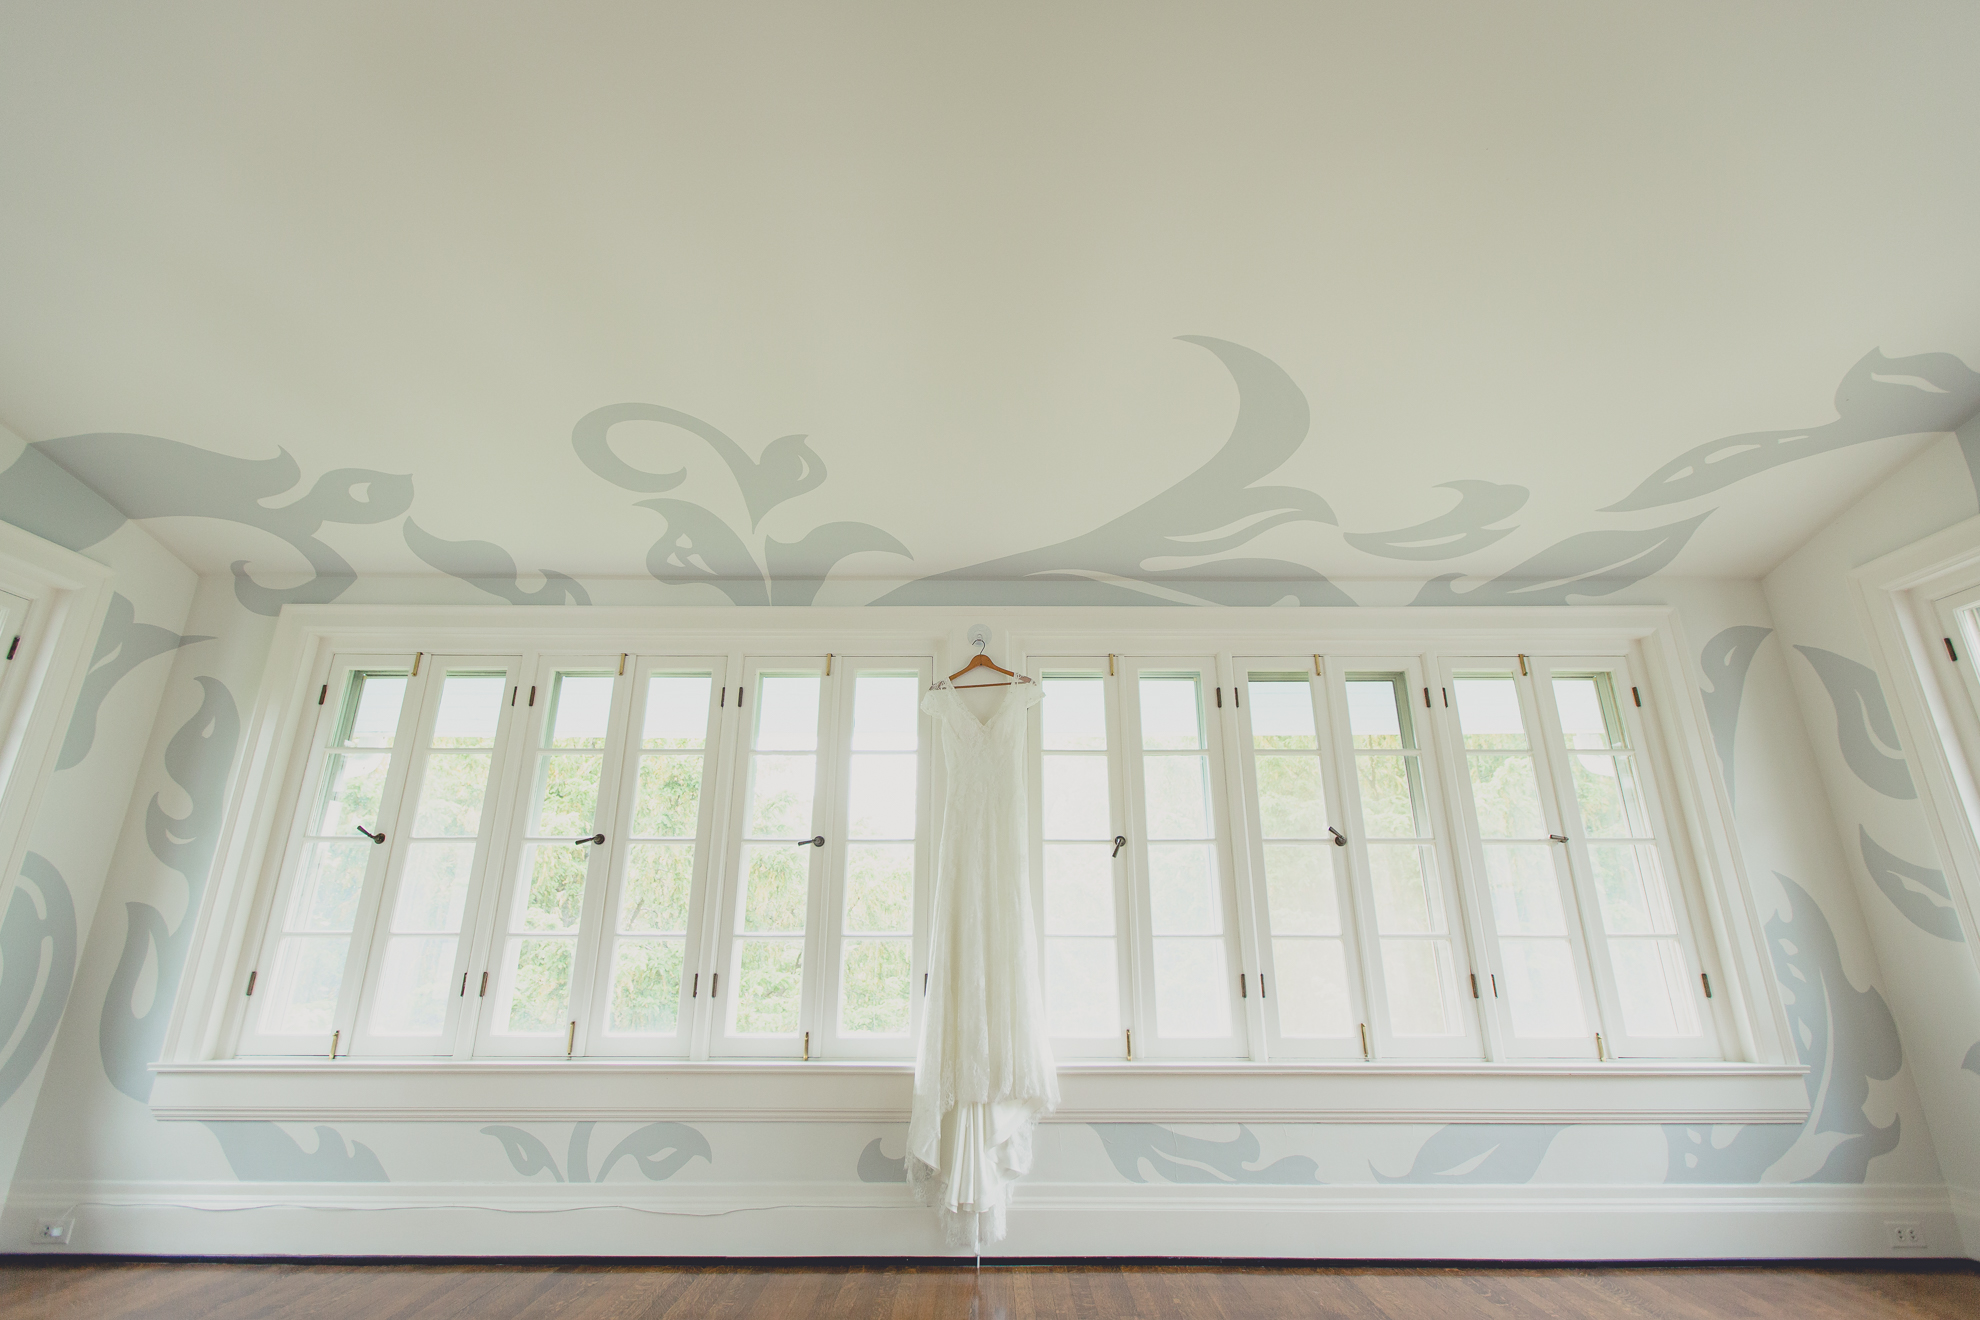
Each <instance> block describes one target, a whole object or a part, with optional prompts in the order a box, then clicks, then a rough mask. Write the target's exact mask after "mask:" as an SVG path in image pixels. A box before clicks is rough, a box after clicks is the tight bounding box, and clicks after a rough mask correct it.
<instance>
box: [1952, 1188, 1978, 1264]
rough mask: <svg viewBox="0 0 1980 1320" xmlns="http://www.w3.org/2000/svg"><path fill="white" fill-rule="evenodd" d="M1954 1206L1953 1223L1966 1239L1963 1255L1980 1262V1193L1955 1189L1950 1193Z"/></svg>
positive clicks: (1966, 1189)
mask: <svg viewBox="0 0 1980 1320" xmlns="http://www.w3.org/2000/svg"><path fill="white" fill-rule="evenodd" d="M1948 1199H1949V1200H1950V1202H1951V1205H1952V1215H1953V1222H1954V1223H1955V1224H1956V1225H1958V1231H1959V1234H1960V1236H1961V1238H1963V1239H1964V1251H1963V1253H1962V1254H1964V1255H1966V1256H1968V1257H1970V1258H1971V1259H1973V1260H1980V1192H1976V1191H1972V1190H1970V1189H1968V1188H1964V1187H1954V1188H1951V1189H1949V1191H1948Z"/></svg>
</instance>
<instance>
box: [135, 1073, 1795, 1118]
mask: <svg viewBox="0 0 1980 1320" xmlns="http://www.w3.org/2000/svg"><path fill="white" fill-rule="evenodd" d="M152 1071H153V1073H154V1074H156V1083H155V1085H154V1087H153V1089H152V1094H151V1109H152V1112H153V1114H155V1115H156V1116H157V1117H158V1118H160V1119H218V1120H229V1119H236V1120H238V1119H271V1120H280V1121H285V1122H323V1121H344V1122H374V1123H379V1122H421V1121H432V1122H448V1121H451V1122H477V1121H488V1120H492V1119H506V1120H510V1121H517V1122H531V1121H558V1120H562V1121H569V1120H572V1119H589V1120H598V1121H608V1122H609V1121H650V1120H656V1119H670V1120H674V1121H677V1122H697V1123H751V1122H771V1123H806V1122H813V1123H817V1122H825V1123H853V1122H861V1123H870V1122H904V1121H905V1120H906V1119H907V1115H908V1104H909V1100H910V1096H911V1089H912V1085H913V1074H914V1069H913V1067H912V1066H911V1065H909V1064H906V1063H862V1062H825V1061H820V1062H814V1063H798V1062H795V1061H786V1060H777V1061H752V1060H724V1061H719V1062H714V1061H711V1062H692V1063H690V1062H652V1061H628V1060H601V1059H573V1060H564V1059H555V1060H515V1059H501V1060H446V1061H412V1060H405V1059H348V1058H346V1059H338V1060H336V1061H335V1062H332V1061H330V1060H328V1059H321V1060H316V1059H234V1060H225V1061H218V1062H209V1063H162V1064H154V1065H152ZM1806 1072H1807V1069H1806V1068H1803V1067H1800V1066H1798V1065H1796V1066H1784V1065H1763V1064H1747V1063H1631V1062H1624V1063H1545V1064H1482V1063H1411V1062H1399V1063H1359V1062H1356V1063H1296V1064H1288V1063H1243V1062H1224V1063H1181V1062H1179V1063H1090V1062H1081V1063H1068V1064H1064V1065H1061V1066H1060V1069H1059V1089H1060V1094H1061V1100H1062V1103H1061V1105H1060V1107H1059V1110H1058V1111H1057V1112H1056V1113H1054V1114H1053V1115H1052V1116H1051V1118H1050V1119H1049V1120H1048V1121H1051V1122H1059V1123H1109V1122H1111V1123H1121V1122H1141V1123H1148V1122H1156V1123H1229V1122H1252V1123H1669V1122H1682V1123H1800V1122H1804V1121H1806V1119H1807V1117H1808V1093H1807V1089H1806V1087H1805V1086H1804V1085H1803V1081H1802V1078H1803V1076H1804V1075H1805V1074H1806Z"/></svg>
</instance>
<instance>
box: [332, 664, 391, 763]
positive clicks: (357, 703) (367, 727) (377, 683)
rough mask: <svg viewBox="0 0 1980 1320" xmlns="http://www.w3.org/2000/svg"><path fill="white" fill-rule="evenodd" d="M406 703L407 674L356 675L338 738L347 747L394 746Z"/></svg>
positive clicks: (352, 679)
mask: <svg viewBox="0 0 1980 1320" xmlns="http://www.w3.org/2000/svg"><path fill="white" fill-rule="evenodd" d="M405 704H406V676H405V675H404V674H352V675H351V687H350V690H349V692H347V693H346V694H345V697H344V711H345V714H344V717H343V720H342V724H341V727H340V728H339V729H338V733H339V735H340V736H339V737H338V738H337V739H336V740H335V741H336V742H338V743H339V744H341V745H343V746H345V747H390V746H391V745H392V739H393V737H394V735H396V734H397V732H398V728H399V711H400V709H401V708H402V707H403V706H404V705H405Z"/></svg>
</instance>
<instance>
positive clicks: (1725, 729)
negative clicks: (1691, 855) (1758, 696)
mask: <svg viewBox="0 0 1980 1320" xmlns="http://www.w3.org/2000/svg"><path fill="white" fill-rule="evenodd" d="M1773 631H1774V630H1773V629H1772V628H1760V627H1755V626H1753V625H1750V624H1742V625H1740V626H1738V627H1734V628H1727V629H1726V630H1725V631H1724V632H1721V633H1720V634H1718V635H1717V636H1716V637H1714V638H1713V639H1712V640H1711V641H1709V642H1707V643H1705V649H1704V650H1702V651H1700V652H1699V653H1698V667H1699V669H1700V670H1702V671H1703V672H1704V675H1705V687H1704V689H1703V694H1704V698H1705V721H1706V723H1707V724H1709V725H1711V727H1712V746H1713V748H1714V749H1715V750H1717V752H1718V753H1719V764H1720V765H1721V766H1722V767H1724V769H1725V776H1726V797H1727V798H1728V799H1729V800H1731V799H1733V798H1735V797H1736V795H1737V785H1738V779H1737V777H1736V776H1735V775H1734V774H1733V740H1734V738H1735V736H1736V735H1737V734H1738V732H1739V702H1740V697H1741V696H1742V695H1743V694H1744V693H1745V691H1746V671H1747V670H1748V669H1750V668H1752V666H1753V657H1754V655H1755V654H1757V653H1758V652H1759V650H1760V643H1762V642H1764V641H1766V640H1767V638H1768V636H1769V635H1771V634H1772V633H1773Z"/></svg>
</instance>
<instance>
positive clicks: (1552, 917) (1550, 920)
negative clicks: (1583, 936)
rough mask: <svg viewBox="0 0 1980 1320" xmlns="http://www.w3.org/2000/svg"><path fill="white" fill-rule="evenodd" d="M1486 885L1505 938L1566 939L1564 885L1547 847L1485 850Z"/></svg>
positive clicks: (1495, 918) (1506, 847) (1549, 848)
mask: <svg viewBox="0 0 1980 1320" xmlns="http://www.w3.org/2000/svg"><path fill="white" fill-rule="evenodd" d="M1485 884H1486V887H1487V888H1489V889H1490V890H1491V891H1492V919H1493V921H1494V922H1496V923H1497V925H1498V927H1499V934H1501V935H1564V934H1566V933H1567V916H1566V914H1565V913H1564V912H1563V911H1562V910H1561V885H1560V877H1559V874H1558V873H1557V872H1556V871H1555V869H1554V856H1553V850H1552V848H1551V847H1549V846H1547V845H1544V844H1543V845H1538V846H1534V845H1527V846H1524V847H1521V846H1519V845H1517V844H1515V845H1512V846H1507V845H1504V844H1499V845H1492V846H1488V847H1487V848H1486V849H1485Z"/></svg>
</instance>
